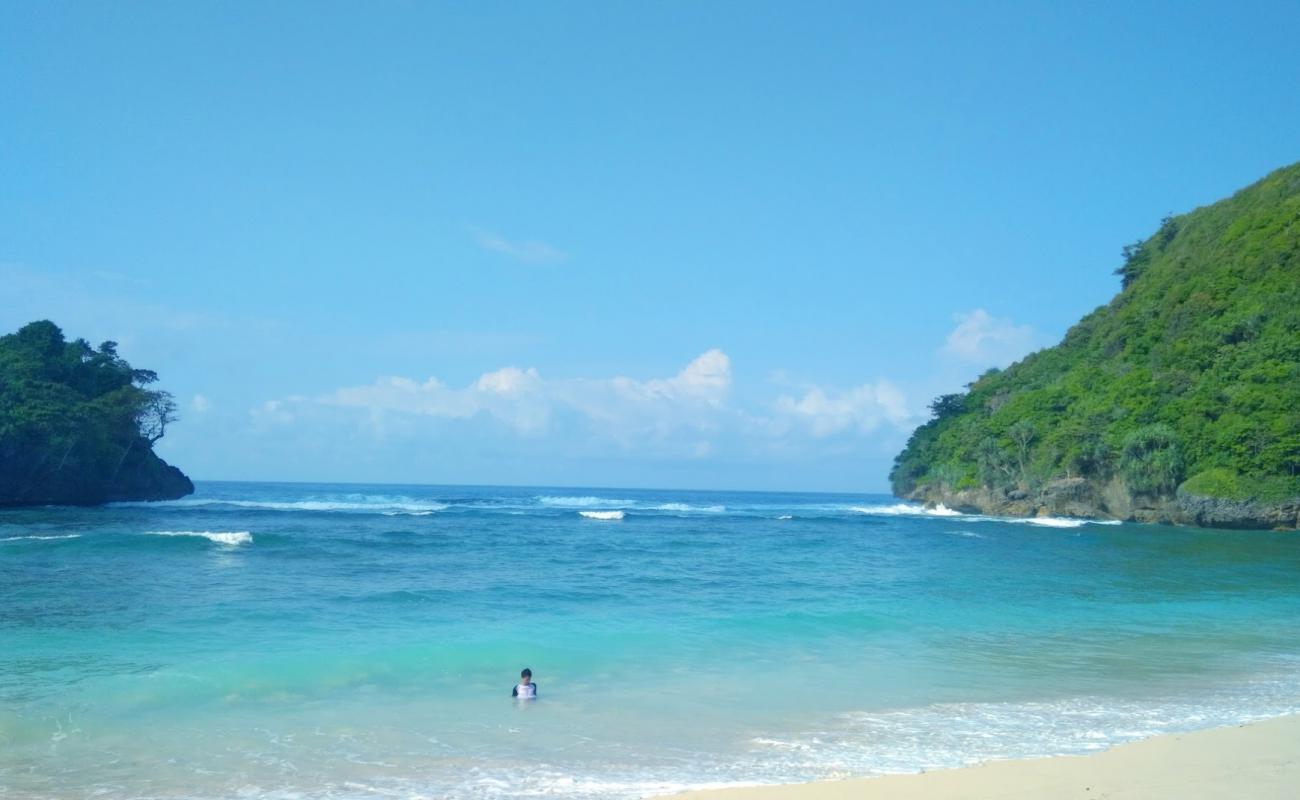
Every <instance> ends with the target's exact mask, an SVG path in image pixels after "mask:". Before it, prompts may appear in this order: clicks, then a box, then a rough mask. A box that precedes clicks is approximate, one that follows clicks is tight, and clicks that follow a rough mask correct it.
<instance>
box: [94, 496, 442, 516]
mask: <svg viewBox="0 0 1300 800" xmlns="http://www.w3.org/2000/svg"><path fill="white" fill-rule="evenodd" d="M114 505H122V506H145V505H147V506H164V507H166V506H171V507H178V506H179V507H190V508H195V507H197V508H207V507H211V506H235V507H236V508H250V509H255V510H264V511H369V512H381V513H386V512H389V511H393V512H397V513H403V512H405V513H417V512H429V513H433V512H435V511H445V510H446V509H447V508H449V507H450V506H448V505H447V504H446V503H439V502H436V501H427V502H422V501H418V500H413V499H411V498H409V497H387V496H382V495H375V496H364V495H363V496H359V497H358V498H357V499H352V500H293V501H288V500H285V501H276V500H229V499H222V498H216V497H208V498H188V499H185V500H170V501H163V502H158V503H115V504H114Z"/></svg>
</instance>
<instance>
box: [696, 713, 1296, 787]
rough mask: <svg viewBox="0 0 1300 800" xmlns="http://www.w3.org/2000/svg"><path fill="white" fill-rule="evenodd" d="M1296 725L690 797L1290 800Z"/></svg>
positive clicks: (1277, 723)
mask: <svg viewBox="0 0 1300 800" xmlns="http://www.w3.org/2000/svg"><path fill="white" fill-rule="evenodd" d="M1297 786H1300V715H1292V716H1287V717H1279V718H1277V719H1272V720H1266V721H1263V722H1256V723H1252V724H1249V725H1241V726H1236V727H1231V728H1219V729H1214V730H1206V731H1197V732H1194V733H1187V734H1173V735H1169V736H1157V737H1155V738H1152V739H1146V740H1144V741H1140V742H1133V743H1131V744H1125V745H1120V746H1118V747H1115V748H1112V749H1110V750H1106V751H1103V752H1101V753H1097V754H1095V755H1089V756H1059V757H1056V758H1036V759H1023V760H1016V761H997V762H990V763H987V764H980V765H977V766H972V767H966V768H963V769H953V770H943V771H938V772H928V773H922V774H918V775H890V776H886V777H880V778H863V779H857V780H843V781H822V782H817V783H807V784H800V785H792V786H760V787H752V788H739V789H719V790H713V791H702V792H688V793H685V794H682V795H678V797H680V798H692V800H776V798H794V800H845V799H846V798H853V799H854V800H873V799H874V798H890V800H939V798H944V799H945V800H963V799H966V800H976V798H978V799H979V800H1003V799H1005V800H1013V799H1014V800H1039V798H1041V799H1042V800H1059V799H1060V798H1089V799H1090V800H1095V798H1111V799H1112V800H1113V799H1115V798H1132V799H1133V800H1139V799H1140V800H1195V799H1196V798H1238V799H1239V800H1272V799H1273V798H1278V800H1281V798H1294V797H1296V794H1297V791H1298V790H1297Z"/></svg>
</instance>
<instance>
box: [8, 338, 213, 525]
mask: <svg viewBox="0 0 1300 800" xmlns="http://www.w3.org/2000/svg"><path fill="white" fill-rule="evenodd" d="M157 378H158V376H157V375H156V374H154V373H153V372H151V371H149V370H143V369H134V368H132V367H131V365H130V364H128V363H127V362H126V361H125V360H124V359H122V358H121V357H120V356H118V355H117V345H116V344H115V343H114V342H104V343H103V344H101V345H99V347H97V348H95V347H91V345H90V344H89V343H88V342H86V341H85V340H84V339H75V340H73V341H71V342H69V341H67V340H66V339H65V338H64V336H63V332H62V331H61V330H59V327H58V326H57V325H55V324H54V323H52V322H49V321H41V322H33V323H31V324H29V325H25V326H23V328H22V329H21V330H19V331H18V332H17V333H13V334H10V335H8V336H3V337H0V506H21V505H49V504H61V505H93V504H97V503H104V502H109V501H114V500H167V499H174V498H177V497H182V496H184V495H187V494H189V493H191V492H193V491H194V485H193V484H192V483H191V482H190V479H189V478H187V477H186V476H185V475H184V474H183V473H182V472H181V471H180V470H178V469H177V468H175V467H173V466H169V465H168V464H167V463H166V462H164V461H163V460H162V459H160V458H159V457H158V456H157V455H156V454H155V453H154V451H153V445H154V443H156V442H157V441H158V440H159V439H161V438H162V436H163V434H164V433H165V432H166V429H167V426H168V425H169V424H170V423H172V422H173V421H175V410H176V407H175V403H174V402H173V401H172V398H171V395H169V394H168V393H166V392H161V391H156V390H153V389H149V388H147V387H148V386H149V385H150V384H152V383H154V382H155V381H156V380H157Z"/></svg>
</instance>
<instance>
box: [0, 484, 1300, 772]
mask: <svg viewBox="0 0 1300 800" xmlns="http://www.w3.org/2000/svg"><path fill="white" fill-rule="evenodd" d="M591 512H622V514H621V519H615V518H605V519H599V518H591V517H590V516H584V513H586V514H588V515H590V514H591ZM597 516H604V517H618V516H620V515H619V514H614V513H605V514H597ZM163 533H167V534H170V535H161V534H163ZM1297 589H1300V537H1297V536H1295V535H1288V534H1277V533H1240V532H1232V533H1229V532H1210V531H1195V530H1186V529H1175V528H1167V527H1159V526H1144V525H1100V524H1094V523H1083V522H1081V521H1076V520H1050V519H1049V520H1043V521H1038V522H1037V523H1033V524H1031V523H1027V522H1025V521H1009V520H998V519H992V518H986V517H974V516H958V515H939V514H934V513H926V512H924V511H922V510H920V509H917V508H913V507H910V506H906V505H903V504H900V503H898V501H896V500H894V499H891V498H888V497H883V496H861V495H854V496H840V495H809V494H772V493H728V492H707V493H704V492H671V491H634V490H622V489H619V490H595V489H520V488H485V487H420V486H361V485H306V484H292V485H291V484H251V483H204V484H201V485H200V486H199V490H198V493H197V494H196V495H194V496H193V497H191V498H187V499H186V500H183V501H178V502H174V503H160V504H140V505H118V506H113V507H108V508H96V509H67V508H47V509H36V510H9V511H3V512H0V753H2V754H3V757H2V758H0V796H3V797H82V796H91V795H94V796H96V797H101V798H153V797H157V798H178V797H194V798H218V797H221V798H226V797H244V798H318V797H320V798H354V797H356V798H360V797H375V796H387V797H410V798H416V797H426V798H434V797H464V798H489V797H501V798H508V797H525V796H527V797H537V796H544V797H588V798H622V797H638V796H642V795H646V794H653V793H663V792H670V791H674V790H676V789H681V788H686V787H689V786H700V785H725V784H730V783H738V782H739V783H750V782H772V781H796V780H807V779H814V778H825V777H834V776H844V775H868V774H877V773H884V772H899V771H915V770H919V769H928V768H934V767H938V766H954V765H958V764H961V763H965V762H967V761H972V760H980V759H986V758H997V757H1011V756H1023V755H1040V754H1042V755H1045V754H1053V753H1074V752H1086V751H1089V750H1094V749H1098V748H1101V747H1105V746H1108V745H1110V744H1113V743H1117V742H1121V741H1125V740H1130V739H1133V738H1138V737H1142V736H1147V735H1151V734H1155V733H1161V732H1166V731H1173V730H1186V729H1192V728H1199V727H1209V726H1213V725H1220V724H1227V723H1231V722H1236V721H1241V720H1247V719H1255V718H1259V717H1264V716H1270V715H1274V714H1280V713H1284V712H1288V711H1295V710H1300V591H1297ZM523 666H530V667H531V668H532V669H533V671H534V674H535V676H536V680H537V682H538V684H539V686H540V694H541V699H540V700H539V701H537V702H536V703H531V704H517V703H515V702H513V701H512V700H511V699H510V697H509V695H510V688H511V687H512V686H513V685H514V683H515V681H516V679H517V676H518V672H519V669H520V668H521V667H523Z"/></svg>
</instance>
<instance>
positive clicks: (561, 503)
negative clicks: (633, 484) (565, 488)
mask: <svg viewBox="0 0 1300 800" xmlns="http://www.w3.org/2000/svg"><path fill="white" fill-rule="evenodd" d="M534 499H536V500H537V502H539V503H541V504H542V505H544V506H558V507H560V508H587V507H590V506H626V505H632V503H633V501H632V500H611V499H610V498H608V497H591V496H585V497H563V496H562V497H552V496H550V495H539V496H538V497H536V498H534Z"/></svg>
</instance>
